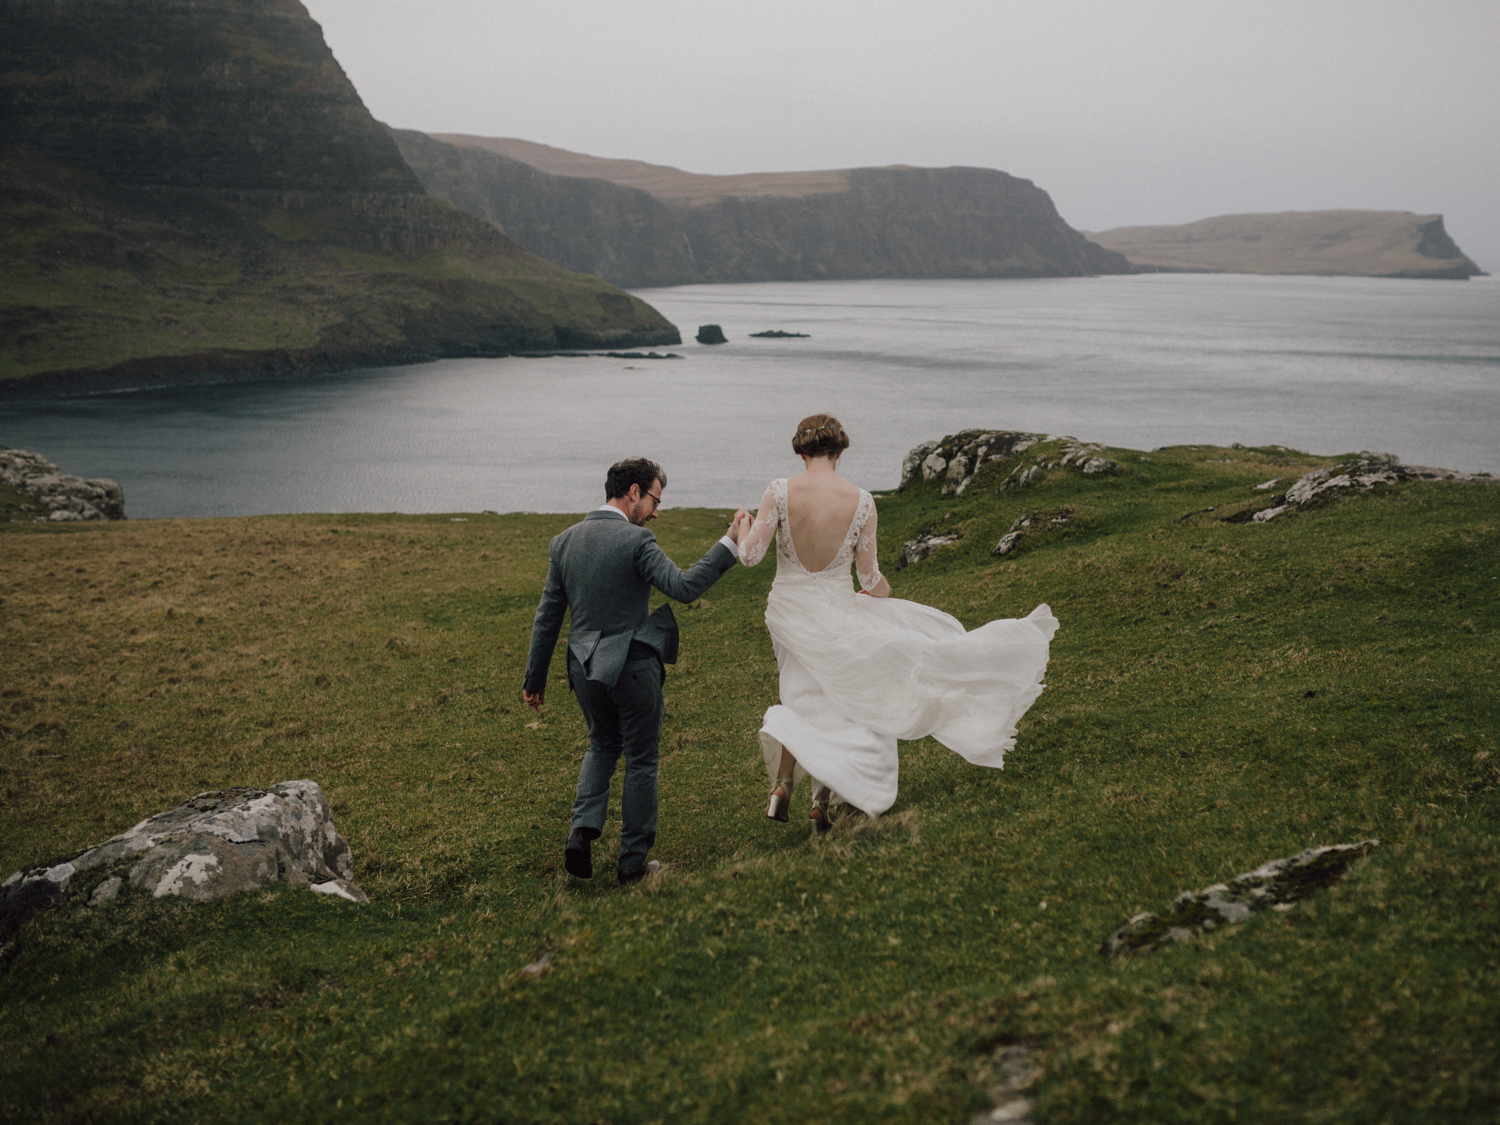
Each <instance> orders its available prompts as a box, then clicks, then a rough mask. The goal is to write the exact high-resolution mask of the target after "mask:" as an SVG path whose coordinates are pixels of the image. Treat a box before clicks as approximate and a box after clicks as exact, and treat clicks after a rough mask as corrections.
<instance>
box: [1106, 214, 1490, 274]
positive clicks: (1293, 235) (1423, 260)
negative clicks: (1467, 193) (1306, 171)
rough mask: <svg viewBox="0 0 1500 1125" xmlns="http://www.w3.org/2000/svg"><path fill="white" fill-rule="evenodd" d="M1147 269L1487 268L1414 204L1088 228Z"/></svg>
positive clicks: (1337, 271)
mask: <svg viewBox="0 0 1500 1125" xmlns="http://www.w3.org/2000/svg"><path fill="white" fill-rule="evenodd" d="M1088 237H1089V238H1091V239H1093V240H1094V241H1095V242H1097V243H1098V244H1099V245H1100V246H1104V247H1107V248H1108V249H1110V250H1114V251H1116V252H1118V253H1120V254H1123V255H1125V257H1127V258H1129V259H1130V261H1131V263H1132V264H1133V265H1135V266H1138V267H1141V268H1143V269H1149V270H1164V271H1172V272H1189V273H1275V274H1321V275H1325V276H1343V277H1421V278H1448V279H1467V278H1470V277H1478V276H1482V275H1483V274H1484V271H1483V270H1481V269H1480V268H1479V267H1478V266H1477V265H1475V264H1474V262H1473V261H1472V260H1471V259H1470V258H1469V257H1468V256H1467V255H1465V254H1464V252H1463V251H1462V250H1460V249H1459V248H1458V244H1457V243H1455V242H1454V241H1453V239H1452V238H1451V237H1449V235H1448V232H1447V231H1446V230H1445V229H1444V228H1443V217H1442V216H1441V215H1414V214H1412V213H1411V212H1410V211H1282V212H1280V213H1277V214H1265V215H1220V216H1218V217H1217V218H1213V219H1201V220H1199V221H1198V222H1196V223H1184V224H1183V225H1182V226H1175V227H1116V228H1115V229H1114V230H1107V231H1102V232H1100V233H1098V234H1090V235H1089V236H1088Z"/></svg>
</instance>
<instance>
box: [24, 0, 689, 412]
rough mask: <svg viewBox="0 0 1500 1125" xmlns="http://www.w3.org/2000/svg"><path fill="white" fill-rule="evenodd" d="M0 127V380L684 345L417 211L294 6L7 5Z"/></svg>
mask: <svg viewBox="0 0 1500 1125" xmlns="http://www.w3.org/2000/svg"><path fill="white" fill-rule="evenodd" d="M0 124H3V134H0V136H3V141H0V263H3V269H0V325H3V326H4V329H5V331H4V333H3V336H0V388H3V387H6V386H9V388H10V389H11V390H12V391H14V390H15V387H16V384H17V383H18V381H20V382H28V383H32V384H36V383H41V384H43V385H44V387H45V388H46V389H57V388H58V387H60V386H66V385H70V384H71V385H78V386H82V387H102V386H108V385H111V384H112V383H119V382H121V381H122V380H123V381H126V382H132V383H136V382H141V381H146V382H149V381H152V380H169V379H179V378H188V377H202V376H205V375H207V376H212V375H215V374H222V373H232V372H258V371H297V370H307V369H316V368H329V367H348V366H353V365H359V364H367V363H377V362H406V361H410V360H415V359H425V358H433V357H436V356H440V355H465V354H504V353H506V352H508V351H512V350H515V349H518V348H537V347H544V348H553V347H558V346H584V347H591V346H600V345H616V344H647V343H673V342H676V341H677V340H678V339H679V337H678V336H677V334H676V330H675V329H674V328H672V326H671V325H669V324H667V323H666V322H665V321H664V320H663V319H662V318H661V316H660V315H659V314H657V313H656V312H655V311H654V310H652V309H650V308H649V307H648V306H646V305H644V304H643V303H641V302H639V301H637V300H635V299H634V298H631V297H629V296H628V295H626V294H624V293H621V292H620V291H618V290H616V289H614V288H612V287H611V286H608V285H605V284H603V283H601V282H599V281H598V280H597V279H595V278H591V277H585V276H580V275H577V274H572V273H568V272H566V271H564V270H561V269H559V268H557V267H555V266H552V265H550V264H549V263H547V262H545V261H542V260H540V259H538V258H537V257H535V256H534V255H532V254H530V253H528V252H526V251H524V250H522V249H521V248H520V247H518V246H516V245H515V244H514V243H512V242H510V241H509V240H507V239H506V238H504V237H503V236H502V235H501V234H500V233H499V232H498V231H497V230H495V229H494V228H493V227H492V226H490V225H489V224H487V223H484V222H483V221H480V220H477V219H475V218H474V217H472V216H470V215H468V214H466V213H464V212H461V211H459V210H457V209H455V208H452V207H450V206H448V205H447V204H445V203H443V202H441V201H440V200H436V199H433V198H431V197H429V196H428V195H426V194H425V192H424V190H423V188H422V186H421V183H420V182H419V181H418V180H417V178H416V177H415V176H414V175H413V174H412V172H411V170H410V169H409V168H407V166H406V164H405V163H404V162H403V161H402V159H401V156H400V153H399V152H398V151H397V150H396V148H395V146H394V144H393V143H392V142H391V140H390V137H389V135H388V133H387V132H386V130H385V129H384V128H383V127H382V126H380V125H379V124H377V123H376V122H375V121H374V120H373V119H372V118H371V117H370V115H369V113H368V112H367V111H366V110H365V108H364V106H363V104H362V103H361V102H360V101H359V97H358V95H357V94H356V93H355V91H354V88H353V87H352V86H351V85H350V83H349V81H348V79H347V78H346V77H345V76H344V74H343V72H342V70H340V68H339V66H338V64H337V62H336V61H335V60H334V59H333V56H332V55H331V54H330V53H329V51H328V48H327V46H326V45H325V44H324V42H323V39H322V34H321V32H320V30H319V29H318V26H317V25H316V24H315V23H313V21H312V20H311V19H310V18H309V17H308V15H307V12H306V10H305V9H304V8H303V7H302V5H301V4H300V3H297V2H296V0H269V2H253V0H207V2H188V0H163V2H160V3H152V4H142V3H139V2H133V0H131V2H127V0H106V2H102V3H93V2H88V3H86V2H83V0H62V2H53V0H46V2H44V0H16V2H14V3H9V4H7V5H5V7H4V9H3V11H0ZM0 393H3V392H0Z"/></svg>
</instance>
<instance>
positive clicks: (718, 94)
mask: <svg viewBox="0 0 1500 1125" xmlns="http://www.w3.org/2000/svg"><path fill="white" fill-rule="evenodd" d="M306 2H307V7H308V10H309V11H310V12H311V13H312V16H313V18H314V19H316V20H317V21H318V22H319V23H320V24H321V25H322V26H323V30H324V34H325V36H326V38H327V40H328V43H329V45H330V47H332V49H333V52H334V54H335V56H336V57H337V58H338V60H339V62H340V63H341V64H342V66H343V67H344V70H345V71H346V72H347V73H348V75H349V77H350V78H351V79H352V80H353V82H354V84H355V86H356V88H357V89H358V90H359V93H360V95H361V97H362V98H363V99H364V101H365V104H366V105H367V106H369V108H370V110H371V112H372V113H374V115H375V116H376V117H377V118H379V119H380V120H382V121H385V122H387V123H389V124H391V125H394V126H397V127H401V128H410V129H420V130H422V131H424V132H446V133H474V134H480V135H485V136H507V137H520V138H524V139H526V140H530V141H537V142H540V143H542V144H548V145H554V146H556V147H559V148H565V149H571V150H574V151H578V152H586V153H590V154H592V155H596V156H608V157H617V158H627V159H635V160H645V161H648V162H651V163H654V164H665V165H670V166H672V167H677V168H682V169H684V170H687V171H692V172H706V173H720V174H724V173H735V172H767V171H802V170H812V169H822V168H850V167H864V166H878V165H886V164H913V165H921V166H929V167H932V166H935V167H944V166H950V165H969V166H980V167H990V168H999V169H1001V170H1003V171H1006V172H1009V173H1011V174H1012V175H1016V176H1021V177H1024V178H1026V179H1029V180H1032V181H1034V182H1035V183H1036V184H1037V185H1038V186H1039V187H1041V188H1042V189H1044V190H1045V191H1047V192H1048V193H1049V194H1051V196H1052V198H1053V200H1054V202H1055V203H1056V204H1057V207H1058V210H1059V211H1060V212H1061V214H1062V216H1063V217H1064V218H1065V219H1066V220H1067V221H1068V222H1069V223H1070V224H1071V225H1072V226H1074V227H1076V228H1077V229H1079V230H1090V231H1102V230H1108V229H1110V228H1112V227H1119V226H1137V225H1148V224H1176V223H1186V222H1192V221H1194V220H1197V219H1203V218H1208V217H1210V216H1214V215H1225V214H1235V213H1241V212H1274V211H1318V210H1330V209H1345V208H1348V209H1359V210H1380V211H1413V212H1417V213H1421V214H1426V213H1437V214H1441V215H1443V216H1444V218H1445V220H1446V223H1447V228H1448V231H1449V233H1450V234H1451V235H1452V236H1453V237H1454V239H1455V240H1456V241H1457V242H1458V244H1459V245H1460V246H1461V247H1462V248H1463V250H1464V251H1465V253H1467V254H1468V255H1469V256H1470V257H1472V258H1473V259H1474V260H1475V261H1477V262H1478V263H1479V265H1480V266H1481V267H1482V268H1484V269H1487V270H1491V271H1495V272H1500V215H1496V213H1495V211H1496V209H1495V200H1496V198H1497V194H1500V192H1497V188H1500V145H1496V144H1495V143H1494V138H1496V137H1497V136H1500V67H1497V66H1495V65H1494V60H1493V51H1494V47H1495V44H1496V43H1500V5H1484V4H1476V3H1473V2H1471V0H1439V2H1436V3H1423V4H1420V5H1419V4H1414V3H1406V2H1392V0H1373V2H1363V3H1353V2H1349V0H1326V2H1323V3H1320V4H1318V5H1316V6H1308V5H1304V4H1295V3H1290V2H1288V0H1265V2H1262V3H1258V4H1255V5H1253V6H1252V5H1248V4H1242V5H1236V4H1215V5H1204V4H1202V3H1195V2H1189V0H1172V2H1165V0H1158V2H1154V3H1147V4H1140V5H1133V6H1128V7H1127V6H1124V5H1118V4H1114V3H1110V2H1108V0H1072V2H1066V0H1064V2H1060V3H1059V2H1054V3H1040V2H1030V0H1028V2H1024V3H1011V4H1003V5H1002V4H995V3H993V2H990V3H980V2H975V0H960V2H957V3H954V4H952V5H949V6H947V7H946V8H944V9H941V10H939V9H928V8H920V7H917V6H912V5H905V4H897V3H893V2H891V0H875V2H873V3H866V4H861V5H860V6H858V7H855V6H854V5H853V4H850V3H847V2H824V3H821V4H812V5H808V4H806V3H800V4H792V3H788V2H785V0H773V2H768V3H762V4H760V5H757V6H754V7H753V8H746V7H743V6H742V7H738V8H733V9H731V8H728V7H710V6H700V5H691V4H688V3H685V2H683V0H646V2H644V3H641V4H637V5H633V6H630V7H629V8H626V7H624V6H621V5H613V4H605V3H602V2H601V0H575V2H573V3H570V4H565V5H554V6H532V7H528V8H525V9H506V8H499V7H496V6H494V5H491V4H486V3H482V2H480V0H432V2H430V3H426V4H422V5H417V4H413V3H410V2H409V0H407V2H398V0H306ZM1486 138H1489V139H1488V140H1486Z"/></svg>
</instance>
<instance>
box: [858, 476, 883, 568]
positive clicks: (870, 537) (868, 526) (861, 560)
mask: <svg viewBox="0 0 1500 1125" xmlns="http://www.w3.org/2000/svg"><path fill="white" fill-rule="evenodd" d="M862 502H863V503H867V504H868V505H869V507H870V515H869V517H868V518H867V519H866V520H865V522H864V526H862V527H861V528H860V529H859V537H858V538H856V539H855V541H854V570H855V573H856V574H858V575H859V588H860V589H861V590H873V589H874V588H875V587H876V586H878V585H880V560H879V559H878V558H877V557H876V551H875V525H876V522H877V517H876V514H875V501H874V499H873V498H872V497H871V496H870V494H869V493H868V492H867V493H865V496H864V500H863V501H862Z"/></svg>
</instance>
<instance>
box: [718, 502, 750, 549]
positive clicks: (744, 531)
mask: <svg viewBox="0 0 1500 1125" xmlns="http://www.w3.org/2000/svg"><path fill="white" fill-rule="evenodd" d="M754 522H755V518H754V517H753V516H752V515H751V514H750V513H749V512H747V511H746V510H745V509H744V508H741V509H740V510H739V511H737V512H735V513H734V519H733V520H732V521H730V524H729V530H728V531H727V532H726V533H725V534H727V535H728V536H729V538H730V539H731V540H733V541H734V542H735V543H736V544H739V543H743V542H744V541H745V536H746V535H748V534H750V525H751V524H752V523H754Z"/></svg>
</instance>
